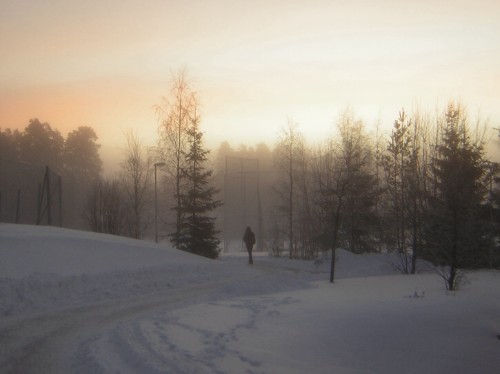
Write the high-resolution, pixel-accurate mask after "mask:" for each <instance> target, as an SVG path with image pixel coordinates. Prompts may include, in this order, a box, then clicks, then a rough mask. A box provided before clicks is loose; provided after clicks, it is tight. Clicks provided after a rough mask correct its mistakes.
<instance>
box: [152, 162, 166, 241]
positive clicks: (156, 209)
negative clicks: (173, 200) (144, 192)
mask: <svg viewBox="0 0 500 374" xmlns="http://www.w3.org/2000/svg"><path fill="white" fill-rule="evenodd" d="M154 166H155V243H158V193H157V188H156V168H157V167H159V166H160V167H161V166H165V163H164V162H157V163H155V164H154Z"/></svg>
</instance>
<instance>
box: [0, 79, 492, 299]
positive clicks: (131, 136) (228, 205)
mask: <svg viewBox="0 0 500 374" xmlns="http://www.w3.org/2000/svg"><path fill="white" fill-rule="evenodd" d="M155 109H156V112H157V114H158V118H159V125H158V142H157V144H155V146H153V147H151V146H148V145H145V144H143V142H142V141H141V139H140V138H139V136H138V135H137V134H135V133H132V132H129V133H126V134H125V135H124V142H125V143H126V145H125V147H124V150H123V158H122V162H121V164H120V171H119V172H118V173H117V175H116V176H114V177H108V178H104V177H103V176H102V162H101V159H100V157H99V147H100V146H99V144H98V137H97V134H96V133H95V131H94V130H93V129H92V128H91V127H88V126H81V127H79V128H77V129H76V130H74V131H71V132H70V133H69V134H68V136H67V137H66V139H64V137H63V136H62V135H61V134H60V132H59V131H58V130H56V129H53V128H52V127H51V126H50V125H49V124H48V123H43V122H41V121H39V120H38V119H32V120H30V121H29V123H28V125H27V126H26V128H25V129H24V130H23V131H18V130H10V129H5V130H0V176H1V179H0V192H1V195H0V220H2V221H8V222H13V221H16V222H21V223H22V222H26V223H33V220H34V219H35V217H36V216H37V213H38V216H40V204H41V202H42V201H43V199H42V198H41V196H40V191H41V187H39V186H40V183H41V180H42V179H43V178H44V174H43V168H44V167H45V166H46V165H47V166H49V167H50V170H51V173H53V174H54V176H53V178H57V177H58V176H60V177H62V180H63V183H62V186H63V190H62V192H61V191H59V192H55V190H53V187H51V189H50V191H49V194H57V193H60V194H61V196H62V197H61V198H60V199H62V200H61V201H64V205H63V207H64V208H63V209H61V217H64V219H62V218H61V224H63V225H64V226H69V227H77V228H88V229H91V230H94V231H98V232H105V233H111V234H116V235H126V236H130V237H133V238H138V239H140V238H145V239H151V238H152V237H153V228H156V227H158V229H159V231H160V239H165V238H168V239H169V240H170V241H171V243H172V244H173V245H174V246H175V247H176V248H178V249H182V250H186V251H189V252H192V253H196V254H199V255H203V256H206V257H210V258H216V257H217V256H218V255H219V253H220V251H221V250H223V251H225V252H228V251H243V250H244V246H243V242H242V236H243V233H244V231H245V228H246V227H247V226H250V227H252V230H253V231H254V232H255V233H256V238H257V243H256V244H257V245H256V250H257V251H267V252H269V253H270V254H271V255H273V256H282V255H284V254H286V256H288V257H289V258H293V259H312V258H317V257H321V258H323V257H325V255H326V253H330V254H331V258H330V260H331V276H330V280H331V281H332V282H333V280H334V272H335V249H337V248H344V249H346V250H349V251H351V252H353V253H364V252H395V253H397V254H398V256H399V263H397V264H394V265H395V266H397V267H398V269H399V270H400V271H401V272H403V273H408V274H414V273H416V272H418V271H419V267H418V265H419V261H418V260H419V259H421V260H426V261H428V262H430V263H432V264H434V266H435V269H437V272H438V273H439V275H440V276H441V277H442V278H443V281H444V283H445V285H446V288H447V289H449V290H454V289H456V288H457V287H459V286H460V284H461V282H462V281H463V276H464V272H465V271H466V270H467V269H472V268H480V267H497V268H498V267H500V247H499V244H498V243H499V239H500V238H499V236H498V232H500V174H499V171H500V167H499V165H498V164H497V163H495V162H492V161H490V160H488V158H487V156H486V154H485V147H486V145H487V142H486V137H485V134H486V129H487V127H486V123H485V122H482V121H480V120H474V121H472V120H471V119H470V118H469V116H468V113H467V110H466V108H465V106H464V105H463V104H462V103H456V102H450V103H449V104H448V105H447V106H446V107H445V108H440V109H438V111H437V112H436V113H435V114H430V113H429V112H425V111H424V110H423V109H422V108H417V109H416V110H414V111H413V113H410V112H408V111H406V110H405V109H402V110H401V111H400V112H399V113H395V116H394V123H393V126H392V130H391V131H390V133H389V134H383V135H381V134H378V132H377V134H375V135H373V134H372V133H370V132H369V131H367V124H366V123H365V122H364V121H363V119H361V118H358V117H357V116H356V114H355V112H354V111H353V110H352V109H350V108H348V109H346V110H344V111H343V112H341V113H340V115H339V116H338V117H337V118H336V119H334V121H333V124H334V131H333V132H332V134H330V135H328V136H325V138H324V140H323V141H322V142H321V143H319V144H308V143H307V141H306V139H305V137H304V135H303V133H302V132H301V130H300V124H298V123H296V122H295V121H294V120H293V119H289V120H288V122H287V123H286V124H285V126H283V127H281V130H280V131H279V133H277V134H276V139H275V143H274V144H273V145H272V147H269V146H268V145H266V144H264V143H261V144H257V145H256V146H255V147H252V146H248V145H239V146H237V147H235V148H233V146H232V145H231V144H230V143H229V142H228V141H224V142H222V143H221V144H220V146H219V147H218V148H217V149H216V150H215V151H213V152H210V150H209V149H207V148H206V147H205V145H204V143H203V134H204V133H203V132H202V131H201V129H202V128H203V122H202V117H201V115H200V101H199V97H198V96H197V92H196V90H195V88H194V87H193V85H192V84H191V83H190V81H189V79H188V77H187V75H186V73H185V72H184V71H180V72H178V73H176V74H174V75H173V77H172V80H171V82H170V90H169V92H168V95H167V96H166V97H165V98H164V99H163V101H162V102H161V104H159V105H157V106H156V107H155ZM208 131H209V130H208ZM153 174H154V175H153ZM52 185H53V184H52ZM156 189H157V192H158V193H157V194H156V195H155V194H154V193H153V192H154V191H155V190H156ZM155 196H156V198H155ZM54 201H56V199H54ZM28 205H29V206H30V207H31V208H30V210H26V209H25V210H23V206H24V207H26V206H28ZM37 206H38V207H37ZM37 209H38V212H36V210H37ZM155 209H158V210H157V211H156V210H155ZM19 212H21V214H20V213H19ZM156 212H158V213H159V214H158V216H157V219H156V221H155V224H154V225H153V222H154V219H155V217H156V214H155V213H156ZM20 216H21V217H20ZM28 216H29V217H30V218H28ZM14 217H15V218H14ZM155 236H156V232H155Z"/></svg>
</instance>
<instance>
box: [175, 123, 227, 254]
mask: <svg viewBox="0 0 500 374" xmlns="http://www.w3.org/2000/svg"><path fill="white" fill-rule="evenodd" d="M187 134H188V139H189V140H188V142H189V150H188V152H187V153H186V154H185V161H186V166H185V167H184V168H183V169H182V178H183V179H184V181H185V182H186V186H187V188H186V190H185V191H184V192H181V194H180V199H179V201H180V206H178V207H176V209H179V210H180V213H181V214H180V216H181V217H182V220H181V223H180V225H179V230H178V231H177V232H175V233H174V234H173V235H172V242H173V244H174V245H175V247H176V248H178V249H181V250H184V251H187V252H191V253H195V254H198V255H201V256H205V257H209V258H217V257H218V255H219V244H220V240H219V239H218V238H217V234H218V231H217V230H216V229H215V217H211V216H210V215H209V213H210V212H212V211H213V210H215V209H216V208H218V207H219V206H221V202H220V201H219V200H214V195H215V194H216V193H217V192H218V191H217V190H216V189H215V188H213V187H210V186H209V178H210V177H211V176H212V170H206V169H205V167H204V163H205V161H206V160H207V155H208V153H209V152H210V151H208V150H206V149H203V147H202V137H203V133H202V132H200V131H199V130H198V120H197V119H196V118H195V120H193V122H192V126H191V127H190V128H189V129H188V131H187Z"/></svg>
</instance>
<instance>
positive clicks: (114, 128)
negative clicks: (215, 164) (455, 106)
mask: <svg viewBox="0 0 500 374" xmlns="http://www.w3.org/2000/svg"><path fill="white" fill-rule="evenodd" d="M180 68H186V69H187V71H188V75H189V76H190V77H191V78H192V81H193V85H194V87H195V89H196V90H197V91H198V93H199V97H200V100H201V104H202V128H203V130H204V131H205V133H206V135H205V138H206V140H207V141H208V143H209V144H211V145H212V146H213V147H216V146H217V145H218V142H220V141H222V140H228V141H229V142H230V143H231V144H232V145H234V146H237V145H239V144H240V143H246V144H250V145H253V144H256V143H258V142H261V141H264V142H267V143H268V144H272V143H273V142H274V139H275V138H276V136H277V134H278V132H279V129H280V127H282V126H283V125H285V124H286V122H287V118H292V119H293V120H294V121H295V122H297V123H298V124H299V126H300V129H301V130H302V131H303V132H304V133H305V134H306V137H309V138H310V139H311V140H317V139H320V138H321V137H322V136H324V135H326V134H327V133H328V132H329V129H330V128H331V127H332V124H333V123H334V122H335V119H336V117H337V116H338V114H339V112H340V111H342V110H343V109H344V108H345V107H346V106H350V107H351V108H352V109H353V110H354V112H355V113H357V114H358V115H359V116H360V117H361V118H363V119H364V120H365V121H366V122H367V124H368V125H372V124H374V123H375V122H376V121H377V120H379V121H380V122H381V125H382V126H383V127H384V126H385V127H386V128H389V127H390V126H391V125H392V123H393V121H394V119H395V118H396V116H397V113H398V111H399V110H400V109H401V108H402V107H405V108H407V109H408V110H411V108H412V106H413V105H414V104H415V103H419V104H420V105H421V106H422V107H424V108H426V109H428V110H429V111H434V110H435V109H436V105H440V106H443V104H444V103H446V102H447V101H448V100H450V99H461V100H462V101H463V102H464V103H465V104H466V105H467V106H468V108H469V110H471V111H477V110H481V114H482V116H483V117H487V118H490V120H491V122H492V124H493V125H494V126H497V127H498V126H499V125H500V123H499V122H500V2H499V1H497V0H491V1H489V0H488V1H487V0H456V1H448V0H446V1H443V0H422V1H418V2H417V1H412V2H410V1H400V0H399V1H398V0H379V1H369V0H345V1H339V0H330V1H328V0H324V1H322V0H318V1H314V0H311V1H293V0H290V1H288V0H287V1H285V0H278V1H261V0H256V1H232V0H219V1H211V0H206V1H202V0H190V1H165V0H161V1H160V0H156V1H142V0H121V1H118V0H109V1H97V0H89V1H81V0H78V1H73V0H53V1H39V0H19V1H2V2H1V3H0V127H1V128H7V127H8V128H19V129H23V128H24V127H25V126H26V125H27V124H28V120H29V119H30V118H35V117H37V118H39V119H40V120H42V121H44V122H49V123H50V124H51V125H52V127H55V128H57V129H59V130H60V131H61V132H62V133H63V134H64V135H65V134H66V133H67V132H68V131H71V130H73V129H76V128H77V127H78V126H81V125H89V126H92V127H93V128H94V129H95V130H96V132H97V134H98V136H99V139H100V142H101V143H102V144H103V146H108V145H109V146H112V145H117V144H122V143H123V139H124V138H123V132H124V131H125V130H127V129H136V130H137V132H138V133H139V135H140V136H141V137H143V138H144V139H145V140H146V141H147V142H149V143H151V144H153V143H154V142H155V139H156V131H157V125H158V124H157V120H156V115H155V112H154V110H153V106H154V105H155V104H159V103H160V102H161V97H162V96H164V95H167V94H168V89H169V86H168V84H169V80H170V76H171V74H172V73H173V72H175V71H177V70H178V69H180Z"/></svg>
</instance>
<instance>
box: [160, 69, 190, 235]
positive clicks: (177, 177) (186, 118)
mask: <svg viewBox="0 0 500 374" xmlns="http://www.w3.org/2000/svg"><path fill="white" fill-rule="evenodd" d="M196 107H197V99H196V95H195V92H194V91H193V90H192V88H191V86H190V84H189V81H188V79H187V75H186V72H185V71H184V70H181V71H179V72H177V73H176V74H175V75H173V76H172V80H171V87H170V94H169V96H168V97H166V98H163V102H162V104H160V105H157V106H156V111H157V114H158V117H159V120H160V125H159V128H158V133H159V137H160V139H159V150H160V154H161V158H162V159H163V160H164V161H165V162H166V171H167V173H168V174H169V176H170V179H171V180H172V182H173V184H174V191H173V196H174V199H175V204H174V208H173V209H174V210H175V212H176V214H175V231H174V232H173V233H172V234H171V238H175V237H176V236H177V235H178V234H179V233H180V230H181V222H182V211H181V210H180V209H178V207H180V206H181V195H182V192H183V191H182V188H183V186H182V183H183V179H182V170H183V168H184V167H185V165H184V164H185V157H184V155H185V154H186V153H187V152H188V147H189V144H188V135H187V130H188V128H189V126H190V124H191V121H192V119H193V118H194V116H195V115H194V112H195V111H196ZM176 207H177V208H176Z"/></svg>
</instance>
